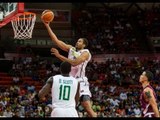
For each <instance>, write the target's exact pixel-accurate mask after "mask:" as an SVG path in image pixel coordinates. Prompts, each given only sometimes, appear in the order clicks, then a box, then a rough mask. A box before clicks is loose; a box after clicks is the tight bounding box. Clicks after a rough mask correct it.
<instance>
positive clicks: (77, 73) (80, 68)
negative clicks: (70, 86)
mask: <svg viewBox="0 0 160 120" xmlns="http://www.w3.org/2000/svg"><path fill="white" fill-rule="evenodd" d="M85 51H87V52H88V53H89V58H88V60H85V61H84V62H82V63H81V64H79V65H77V66H72V68H71V72H70V75H71V76H73V77H75V78H80V77H85V71H86V70H85V69H86V66H87V64H88V62H89V61H90V60H91V53H90V52H89V50H88V49H83V50H80V51H76V48H75V47H72V48H70V50H69V53H68V58H69V59H72V60H73V59H75V58H77V57H78V56H80V55H81V54H82V53H83V52H85Z"/></svg>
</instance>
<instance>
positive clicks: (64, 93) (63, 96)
mask: <svg viewBox="0 0 160 120" xmlns="http://www.w3.org/2000/svg"><path fill="white" fill-rule="evenodd" d="M59 89H60V93H59V100H69V96H70V89H71V87H70V86H67V85H60V88H59Z"/></svg>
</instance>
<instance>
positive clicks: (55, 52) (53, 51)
mask: <svg viewBox="0 0 160 120" xmlns="http://www.w3.org/2000/svg"><path fill="white" fill-rule="evenodd" d="M51 55H55V56H58V55H59V51H58V50H57V49H56V48H51Z"/></svg>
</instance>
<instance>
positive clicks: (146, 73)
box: [144, 70, 153, 81]
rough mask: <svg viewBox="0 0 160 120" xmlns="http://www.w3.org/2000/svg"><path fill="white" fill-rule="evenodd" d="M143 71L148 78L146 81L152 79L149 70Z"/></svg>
mask: <svg viewBox="0 0 160 120" xmlns="http://www.w3.org/2000/svg"><path fill="white" fill-rule="evenodd" d="M144 72H145V76H146V77H147V78H148V81H151V80H153V73H152V72H151V71H148V70H146V71H144Z"/></svg>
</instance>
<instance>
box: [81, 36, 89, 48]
mask: <svg viewBox="0 0 160 120" xmlns="http://www.w3.org/2000/svg"><path fill="white" fill-rule="evenodd" d="M81 39H82V40H83V43H84V44H85V48H86V47H87V46H88V40H87V38H81Z"/></svg>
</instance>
